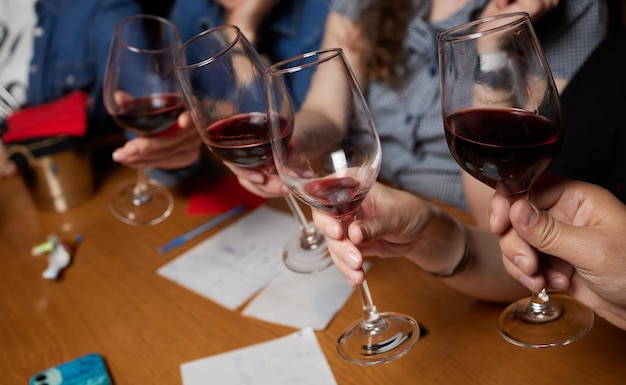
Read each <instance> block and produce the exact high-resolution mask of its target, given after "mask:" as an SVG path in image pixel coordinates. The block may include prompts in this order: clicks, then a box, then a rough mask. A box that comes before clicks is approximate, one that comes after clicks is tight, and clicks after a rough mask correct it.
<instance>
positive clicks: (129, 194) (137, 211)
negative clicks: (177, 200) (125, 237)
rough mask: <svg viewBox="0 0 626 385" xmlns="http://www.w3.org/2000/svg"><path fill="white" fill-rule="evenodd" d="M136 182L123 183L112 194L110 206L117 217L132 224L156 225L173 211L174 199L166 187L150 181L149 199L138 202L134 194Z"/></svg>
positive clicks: (148, 185)
mask: <svg viewBox="0 0 626 385" xmlns="http://www.w3.org/2000/svg"><path fill="white" fill-rule="evenodd" d="M135 183H136V182H135V181H132V182H129V183H128V184H125V185H123V186H122V187H121V188H119V189H118V190H117V191H116V192H115V193H114V194H113V195H112V196H111V199H110V200H109V208H110V209H111V212H112V213H113V215H114V216H115V217H116V218H117V219H119V220H121V221H122V222H124V223H128V224H130V225H155V224H157V223H160V222H162V221H163V220H164V219H165V218H167V217H168V216H169V215H170V214H171V213H172V210H173V208H174V199H173V198H172V194H171V193H170V192H169V191H168V190H167V189H166V188H165V187H163V186H161V185H159V184H158V183H155V182H153V181H149V182H148V184H147V187H148V193H149V199H148V200H146V201H145V202H138V201H137V200H136V199H134V194H133V192H134V189H135Z"/></svg>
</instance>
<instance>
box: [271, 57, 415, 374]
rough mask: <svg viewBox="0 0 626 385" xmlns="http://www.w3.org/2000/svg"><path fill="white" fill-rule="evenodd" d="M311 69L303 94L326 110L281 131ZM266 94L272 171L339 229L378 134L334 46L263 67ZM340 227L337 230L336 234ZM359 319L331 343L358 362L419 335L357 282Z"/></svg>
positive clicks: (373, 163)
mask: <svg viewBox="0 0 626 385" xmlns="http://www.w3.org/2000/svg"><path fill="white" fill-rule="evenodd" d="M310 73H313V75H312V76H313V78H312V79H313V82H312V86H311V90H310V92H309V96H308V97H311V96H310V95H314V96H313V98H316V97H317V100H319V98H320V97H321V98H324V99H326V100H331V101H332V103H329V104H332V105H333V108H332V109H331V110H324V111H317V110H316V111H311V110H309V109H307V107H306V103H307V102H306V101H305V106H304V107H303V109H302V110H300V111H299V112H298V114H297V115H296V117H295V121H289V124H293V126H294V127H293V134H292V135H291V137H287V138H285V136H284V135H283V126H284V123H283V118H282V117H283V116H285V111H289V110H291V109H293V106H292V104H291V101H290V99H289V97H288V95H289V87H290V86H291V85H292V84H296V83H297V77H299V76H308V75H309V74H310ZM266 99H267V106H268V108H267V110H268V116H269V122H270V125H271V129H272V130H271V132H272V150H273V153H274V162H275V164H276V169H277V171H278V173H279V175H280V176H281V178H282V180H283V183H284V184H285V185H286V186H287V187H288V188H289V189H290V190H291V191H292V193H293V194H294V195H295V196H296V197H298V198H299V199H300V200H302V201H303V202H304V203H306V204H308V205H309V206H312V207H313V208H315V209H318V210H322V211H324V212H326V213H328V214H329V215H332V216H334V217H335V218H337V219H339V220H340V221H341V222H342V223H343V224H344V226H345V229H347V226H348V225H349V224H350V223H351V222H352V221H354V219H355V218H356V216H357V215H358V214H359V212H360V206H361V202H362V201H363V199H364V198H365V196H366V194H367V193H368V191H369V190H370V188H371V186H372V185H373V183H374V182H375V181H376V179H377V177H378V172H379V170H380V162H381V149H380V140H379V138H378V134H377V133H376V129H375V127H374V123H373V121H372V118H371V115H370V112H369V109H368V107H367V105H366V103H365V100H364V98H363V95H362V94H361V91H360V89H359V87H358V86H357V83H356V80H355V78H354V75H353V74H352V71H351V69H350V67H349V66H348V64H347V63H346V61H345V58H344V55H343V52H342V50H341V49H328V50H321V51H316V52H311V53H308V54H304V55H301V56H297V57H295V58H292V59H288V60H285V61H282V62H279V63H277V64H275V65H273V66H271V67H269V68H268V69H267V71H266ZM344 233H345V232H344ZM358 288H359V293H360V295H361V299H362V302H363V312H364V314H363V318H362V319H360V320H357V321H356V322H354V323H353V324H352V325H351V326H350V327H349V328H348V329H347V330H346V331H345V333H344V334H343V335H342V336H341V337H340V338H339V340H338V342H337V351H338V353H339V355H340V356H341V357H342V358H344V359H345V360H347V361H349V362H352V363H357V364H361V365H373V364H380V363H384V362H388V361H390V360H393V359H396V358H398V357H400V356H402V355H404V354H406V353H407V352H408V351H409V350H410V349H411V348H412V347H413V346H414V345H415V343H416V342H417V340H418V338H419V327H418V324H417V322H416V321H415V320H414V319H413V318H411V317H409V316H406V315H403V314H398V313H379V312H378V310H377V309H376V306H375V305H374V302H373V300H372V296H371V294H370V291H369V288H368V285H367V282H366V281H364V282H363V283H362V284H361V285H359V286H358Z"/></svg>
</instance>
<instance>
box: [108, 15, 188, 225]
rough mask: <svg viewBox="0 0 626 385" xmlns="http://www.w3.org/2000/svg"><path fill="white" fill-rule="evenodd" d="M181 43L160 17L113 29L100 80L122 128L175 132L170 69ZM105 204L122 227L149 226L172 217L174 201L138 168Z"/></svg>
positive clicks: (176, 97) (178, 108)
mask: <svg viewBox="0 0 626 385" xmlns="http://www.w3.org/2000/svg"><path fill="white" fill-rule="evenodd" d="M180 44H181V41H180V35H179V33H178V29H177V28H176V26H175V25H174V24H172V23H170V22H169V21H168V20H166V19H163V18H161V17H158V16H153V15H134V16H130V17H127V18H125V19H123V20H121V21H120V22H119V23H118V24H117V25H116V27H115V32H114V35H113V39H112V41H111V46H110V49H109V57H108V60H107V65H106V72H105V77H104V103H105V106H106V109H107V111H108V113H109V114H110V115H111V116H112V117H113V119H114V120H115V122H117V123H118V124H119V125H120V126H122V127H123V128H124V129H126V130H128V131H130V132H131V133H133V134H135V135H137V136H148V135H154V134H157V133H159V132H162V131H165V130H166V129H168V128H170V127H175V125H174V124H175V123H176V119H177V118H178V115H179V114H180V113H181V112H182V111H183V110H184V104H183V97H182V95H181V93H180V91H179V89H178V83H177V81H176V77H175V76H174V71H173V70H172V65H171V62H172V57H173V55H174V53H175V52H176V50H177V49H178V48H180ZM109 205H110V208H111V211H112V212H113V214H114V215H115V216H116V217H117V218H118V219H120V220H122V221H123V222H126V223H129V224H135V225H153V224H156V223H159V222H161V221H163V220H164V219H165V218H167V217H168V216H169V215H170V213H171V212H172V209H173V207H174V201H173V199H172V194H171V193H170V192H169V191H168V190H167V189H166V188H165V187H163V186H161V185H159V184H158V183H157V182H155V181H152V180H150V179H149V178H148V177H147V176H146V174H145V170H143V169H139V170H138V172H137V180H136V181H133V182H129V183H126V184H124V185H123V186H122V187H121V188H119V189H118V190H117V191H115V192H114V194H113V195H112V196H111V199H110V202H109Z"/></svg>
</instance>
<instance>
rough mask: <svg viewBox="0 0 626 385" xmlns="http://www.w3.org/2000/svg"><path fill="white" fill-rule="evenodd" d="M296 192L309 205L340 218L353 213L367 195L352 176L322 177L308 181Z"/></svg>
mask: <svg viewBox="0 0 626 385" xmlns="http://www.w3.org/2000/svg"><path fill="white" fill-rule="evenodd" d="M296 194H298V196H300V198H302V199H303V200H304V201H306V202H307V203H308V204H309V205H311V206H313V207H315V208H317V209H319V210H323V211H326V212H328V213H329V214H330V215H332V216H334V217H337V218H340V217H345V216H349V215H353V214H354V213H355V212H356V210H357V209H358V208H359V206H360V205H361V202H362V201H363V199H364V198H365V196H366V195H367V191H363V189H361V182H359V181H358V180H356V179H355V178H353V177H349V176H347V177H339V178H324V179H318V180H314V181H311V182H308V183H306V184H305V185H304V188H303V190H302V191H298V192H297V193H296Z"/></svg>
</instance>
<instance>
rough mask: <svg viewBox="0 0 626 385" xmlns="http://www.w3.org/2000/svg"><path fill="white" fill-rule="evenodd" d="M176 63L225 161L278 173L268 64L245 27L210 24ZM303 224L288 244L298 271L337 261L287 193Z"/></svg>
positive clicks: (290, 262) (205, 131) (196, 117)
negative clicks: (269, 111)
mask: <svg viewBox="0 0 626 385" xmlns="http://www.w3.org/2000/svg"><path fill="white" fill-rule="evenodd" d="M174 68H175V72H176V76H177V78H178V81H179V84H180V87H181V89H182V91H183V95H184V96H185V102H186V105H187V108H188V110H189V112H190V113H191V117H192V120H193V122H194V125H195V127H196V129H197V130H198V132H199V133H200V136H201V137H202V140H203V141H204V143H205V144H206V145H207V147H208V148H209V149H210V150H211V152H212V153H213V154H215V155H216V156H217V157H218V158H220V159H221V160H222V161H223V162H225V163H228V164H231V165H235V166H238V167H242V168H248V169H251V170H261V171H263V172H266V173H270V174H275V173H276V172H275V167H274V159H273V157H272V148H271V145H270V136H269V127H268V124H267V113H266V106H265V96H264V84H263V70H264V68H265V65H264V63H263V61H262V59H261V57H260V56H259V54H258V53H257V52H256V50H255V49H254V47H253V46H252V44H250V42H248V40H247V39H246V38H245V36H244V35H243V34H242V33H241V31H240V30H239V28H237V27H235V26H232V25H226V26H220V27H215V28H212V29H209V30H206V31H204V32H202V33H200V34H198V35H196V36H194V37H193V38H191V39H190V40H189V41H187V42H186V43H185V44H184V45H183V46H182V48H181V49H180V50H179V52H178V53H177V55H176V56H175V58H174ZM281 122H282V130H281V135H282V136H283V137H284V138H285V140H287V138H288V137H289V136H290V135H291V129H292V122H293V111H285V112H284V115H283V116H281ZM285 199H286V201H287V204H288V205H289V208H290V209H291V211H292V212H293V214H294V216H295V217H296V219H297V220H298V222H299V224H300V231H299V232H298V233H297V234H294V235H293V236H292V237H291V238H290V239H289V240H288V241H287V243H286V244H285V246H284V247H283V261H284V263H285V265H286V266H287V267H288V268H289V269H291V270H292V271H295V272H298V273H313V272H317V271H321V270H323V269H325V268H327V267H328V266H330V265H332V258H331V257H330V254H329V253H328V249H327V247H326V239H325V238H324V236H323V234H322V233H320V232H319V231H318V230H317V229H316V228H315V226H313V224H312V223H310V222H309V221H308V219H307V218H306V216H305V215H304V214H303V213H302V210H301V208H300V206H299V205H298V203H297V202H296V201H295V199H294V198H293V197H292V196H291V195H288V196H286V197H285Z"/></svg>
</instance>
